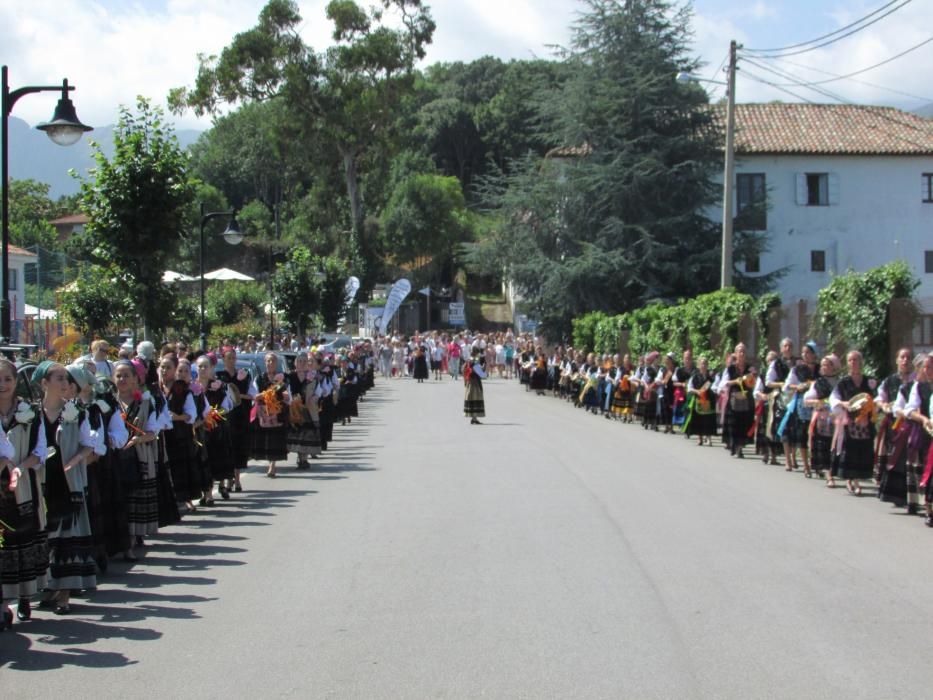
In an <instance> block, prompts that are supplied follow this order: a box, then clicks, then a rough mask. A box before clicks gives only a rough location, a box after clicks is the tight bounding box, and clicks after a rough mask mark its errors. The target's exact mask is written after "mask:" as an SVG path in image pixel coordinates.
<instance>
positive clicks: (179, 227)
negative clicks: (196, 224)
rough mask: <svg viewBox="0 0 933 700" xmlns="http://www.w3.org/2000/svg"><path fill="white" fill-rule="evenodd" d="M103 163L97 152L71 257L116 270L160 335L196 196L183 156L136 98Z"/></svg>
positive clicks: (152, 111)
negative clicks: (166, 277)
mask: <svg viewBox="0 0 933 700" xmlns="http://www.w3.org/2000/svg"><path fill="white" fill-rule="evenodd" d="M113 141H114V153H113V157H112V158H107V156H106V155H105V153H104V152H103V150H102V148H101V146H100V145H99V144H95V145H94V148H95V153H94V161H95V164H96V167H95V168H94V169H93V170H92V179H91V180H84V181H82V183H81V205H82V208H83V209H84V211H85V212H86V213H87V215H88V218H89V221H88V224H87V226H86V227H85V229H84V232H83V233H80V234H77V235H75V236H73V237H72V239H71V250H72V252H73V254H74V255H75V256H76V257H78V258H80V259H83V260H86V261H88V262H91V263H94V264H97V265H99V266H110V265H112V266H114V267H115V268H116V269H117V270H118V271H119V273H120V274H119V275H118V281H119V283H120V285H121V288H122V290H123V291H124V296H126V297H128V298H129V299H130V300H131V303H132V307H133V311H134V312H135V313H136V315H137V316H138V317H140V318H141V319H142V321H143V327H144V328H145V329H146V330H147V331H148V330H155V329H158V328H165V327H166V325H167V323H168V322H169V321H170V319H171V314H172V305H171V301H172V300H173V298H174V295H173V293H172V291H171V290H170V289H168V288H167V287H165V285H163V284H162V273H163V271H164V270H165V269H167V267H168V263H169V262H170V261H172V260H173V259H174V256H175V255H177V248H178V246H179V244H180V243H181V242H182V241H183V239H184V238H185V236H186V235H187V233H186V231H185V223H186V216H188V215H189V214H188V212H189V206H190V205H191V202H192V201H193V197H194V193H195V189H194V186H193V183H192V182H191V180H190V179H189V177H188V173H187V156H186V155H185V153H184V152H183V151H182V149H181V148H180V146H179V144H178V140H177V138H176V137H175V135H174V132H173V129H172V127H171V126H170V125H169V124H166V123H165V122H164V121H163V115H162V112H161V110H160V109H159V108H158V107H154V106H152V105H151V104H150V102H149V101H148V100H146V99H145V98H142V97H140V98H139V99H138V100H137V103H136V111H135V113H134V112H131V111H130V110H129V109H128V108H126V107H123V108H122V109H121V111H120V120H119V122H118V124H117V127H116V128H115V129H114V133H113Z"/></svg>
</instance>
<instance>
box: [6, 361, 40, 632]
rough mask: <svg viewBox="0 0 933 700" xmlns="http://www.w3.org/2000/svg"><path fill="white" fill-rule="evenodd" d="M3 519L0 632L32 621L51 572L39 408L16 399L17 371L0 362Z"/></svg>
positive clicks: (12, 366)
mask: <svg viewBox="0 0 933 700" xmlns="http://www.w3.org/2000/svg"><path fill="white" fill-rule="evenodd" d="M0 419H2V423H3V435H2V437H0V455H2V456H0V520H2V521H3V522H4V523H6V525H7V526H8V527H9V528H10V529H9V530H8V531H7V532H5V533H4V536H3V544H2V545H0V598H2V599H3V605H2V607H0V609H2V615H3V617H2V619H0V629H3V627H4V626H7V627H8V626H9V625H10V624H12V622H13V612H12V611H11V610H10V609H9V608H8V607H7V604H8V603H9V602H12V601H18V603H19V604H18V607H17V610H16V615H17V617H18V618H19V620H20V621H25V620H28V619H30V618H31V616H32V609H31V600H30V599H31V598H32V596H34V595H35V594H36V593H37V592H38V591H39V590H41V589H42V588H45V583H46V575H47V572H48V568H49V550H48V539H47V534H46V531H45V507H44V505H43V502H42V484H41V483H40V474H39V469H40V468H41V466H42V463H43V462H44V461H45V457H46V442H45V431H44V430H42V421H41V420H40V418H39V409H38V407H37V406H35V405H34V404H32V403H28V402H26V401H22V400H20V399H18V398H17V396H16V367H15V365H13V363H12V362H10V361H9V360H7V359H5V358H0Z"/></svg>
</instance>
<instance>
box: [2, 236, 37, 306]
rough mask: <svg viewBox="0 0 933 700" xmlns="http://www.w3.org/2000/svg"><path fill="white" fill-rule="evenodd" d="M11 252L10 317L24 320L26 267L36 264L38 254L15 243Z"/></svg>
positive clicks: (8, 290) (8, 292) (8, 289)
mask: <svg viewBox="0 0 933 700" xmlns="http://www.w3.org/2000/svg"><path fill="white" fill-rule="evenodd" d="M9 253H10V280H9V282H8V285H7V294H8V298H9V300H10V317H11V319H12V320H13V321H22V320H23V319H24V318H25V316H26V299H25V297H24V295H23V292H24V290H25V287H24V286H23V280H24V279H25V267H26V265H35V264H36V254H35V253H30V252H29V251H28V250H24V249H23V248H20V247H19V246H15V245H11V246H10V247H9Z"/></svg>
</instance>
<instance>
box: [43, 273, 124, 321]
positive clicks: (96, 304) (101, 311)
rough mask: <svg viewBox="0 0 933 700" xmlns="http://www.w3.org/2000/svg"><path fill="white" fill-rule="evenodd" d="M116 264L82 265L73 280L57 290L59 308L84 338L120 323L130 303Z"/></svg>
mask: <svg viewBox="0 0 933 700" xmlns="http://www.w3.org/2000/svg"><path fill="white" fill-rule="evenodd" d="M120 276H121V271H120V270H119V269H117V268H116V267H100V266H97V265H90V266H87V267H83V268H82V269H81V272H80V274H79V275H78V277H77V279H75V281H74V282H72V283H71V284H70V285H68V286H67V287H65V288H64V289H62V290H61V292H60V293H59V309H60V310H61V312H62V313H63V314H64V316H65V318H66V319H68V321H69V322H70V323H71V324H72V325H73V326H74V327H75V328H77V329H78V331H80V332H81V333H82V334H83V335H84V336H85V337H88V338H91V337H94V336H95V335H102V334H103V333H104V332H105V331H106V330H107V329H109V328H113V327H114V326H116V325H118V324H120V323H121V322H122V320H123V319H124V318H125V317H126V315H127V314H128V313H129V311H130V309H131V307H132V304H131V301H130V299H128V298H127V296H126V290H125V285H124V284H123V283H122V282H121V281H120V279H119V278H120Z"/></svg>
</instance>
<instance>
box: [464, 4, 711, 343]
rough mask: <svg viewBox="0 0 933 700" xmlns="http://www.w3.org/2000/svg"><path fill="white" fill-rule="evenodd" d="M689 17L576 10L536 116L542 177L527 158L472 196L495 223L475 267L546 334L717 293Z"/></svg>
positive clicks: (707, 133)
mask: <svg viewBox="0 0 933 700" xmlns="http://www.w3.org/2000/svg"><path fill="white" fill-rule="evenodd" d="M689 38H690V10H689V8H688V7H687V6H682V7H678V6H675V5H674V3H672V2H669V1H668V0H626V1H625V2H621V1H620V0H586V10H585V11H584V12H583V14H582V15H581V17H580V19H579V20H578V21H577V23H576V24H575V25H574V28H573V41H572V45H571V48H570V49H569V50H568V52H567V53H566V54H565V55H564V57H563V58H564V62H565V64H566V65H567V67H568V70H569V73H570V76H571V77H569V78H568V79H567V81H566V83H565V84H564V86H563V88H562V90H561V92H560V94H559V99H555V100H553V101H552V102H551V103H550V104H549V105H547V106H546V107H545V109H546V112H545V114H544V115H543V120H544V122H545V123H553V124H554V125H555V128H554V129H553V132H552V134H551V137H552V143H553V144H554V145H555V146H557V147H559V148H557V149H555V151H553V152H552V153H551V157H550V158H548V160H547V162H546V165H545V167H543V168H542V164H541V161H540V160H538V159H535V158H527V159H525V160H524V162H523V163H522V165H521V166H520V167H518V168H516V169H515V170H514V171H513V173H512V174H510V175H508V176H505V177H500V178H497V179H495V180H492V181H489V182H487V183H486V185H485V194H486V197H487V202H488V203H489V204H490V205H491V207H492V209H493V210H494V211H495V212H496V213H497V214H498V217H499V225H498V226H497V227H496V228H495V229H494V231H495V233H494V234H493V235H492V236H490V238H489V239H488V240H487V241H486V245H485V246H484V247H482V248H480V251H479V253H478V254H476V255H474V258H475V259H478V260H479V261H480V262H483V261H485V263H486V267H487V268H498V269H499V270H500V271H501V270H502V268H503V266H504V268H505V270H504V271H505V273H506V274H507V275H508V276H510V277H511V278H512V279H514V280H515V281H516V282H517V283H518V284H519V285H520V286H521V288H522V290H523V292H524V294H525V295H526V297H527V299H528V301H529V302H530V304H531V307H532V310H533V312H534V313H535V314H537V315H538V317H539V318H541V320H542V321H545V322H546V324H547V326H549V330H550V331H551V332H552V333H554V334H555V335H565V334H568V333H569V330H570V321H571V319H572V318H573V317H574V316H576V315H580V314H582V313H584V312H586V311H590V310H599V311H606V312H619V311H626V310H628V309H631V308H636V307H639V306H642V305H644V303H645V302H646V301H648V300H650V299H658V298H660V299H676V298H677V297H680V296H689V295H693V294H695V293H699V292H702V291H707V290H709V289H712V288H714V287H715V285H716V281H717V278H718V275H717V261H718V251H717V245H718V234H717V230H716V226H715V225H714V224H712V223H711V222H710V221H709V220H708V219H706V218H705V217H704V215H703V212H704V209H705V208H706V207H708V206H709V205H711V204H712V203H713V202H714V194H715V188H714V186H713V180H712V178H713V175H714V174H715V173H716V172H718V169H719V163H720V160H721V156H720V151H719V143H720V141H719V138H718V136H719V135H718V134H717V132H716V129H715V128H714V123H713V120H712V117H711V113H710V110H709V107H708V105H707V101H706V96H705V93H703V91H702V90H698V89H696V88H692V87H690V86H682V85H678V84H677V83H676V81H675V80H674V76H675V75H676V74H677V72H678V71H688V72H689V71H693V70H695V69H696V68H697V62H696V60H695V59H693V58H691V57H690V56H689V54H688V43H689Z"/></svg>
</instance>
